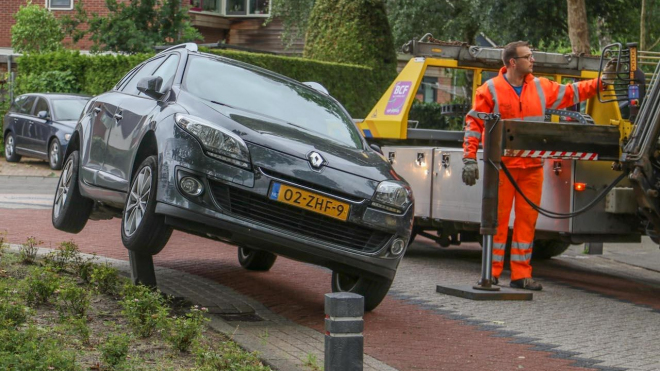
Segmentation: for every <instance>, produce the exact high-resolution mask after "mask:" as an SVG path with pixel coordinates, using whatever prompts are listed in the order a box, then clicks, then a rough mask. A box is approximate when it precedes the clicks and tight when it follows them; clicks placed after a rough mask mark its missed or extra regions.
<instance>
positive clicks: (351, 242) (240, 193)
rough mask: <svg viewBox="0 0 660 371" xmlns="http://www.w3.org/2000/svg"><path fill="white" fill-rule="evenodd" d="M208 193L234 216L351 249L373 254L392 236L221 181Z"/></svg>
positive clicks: (214, 183) (213, 185)
mask: <svg viewBox="0 0 660 371" xmlns="http://www.w3.org/2000/svg"><path fill="white" fill-rule="evenodd" d="M211 193H212V194H213V197H214V198H215V200H216V202H218V204H219V205H220V207H222V209H223V210H225V211H228V212H230V213H231V214H233V215H237V216H240V217H243V218H246V219H250V220H253V221H257V222H259V223H263V224H267V225H270V226H273V227H275V228H280V229H284V230H287V231H290V232H294V233H297V234H300V235H303V236H306V237H311V238H314V239H317V240H321V241H325V242H329V243H334V244H338V245H342V246H344V247H348V248H350V249H353V250H358V251H362V252H375V251H378V250H379V249H380V248H381V247H382V246H383V245H384V244H385V243H387V241H389V239H390V238H391V237H392V235H391V234H389V233H385V232H381V231H377V230H373V229H370V228H366V227H362V226H358V225H355V224H351V223H346V222H342V221H339V220H336V219H333V218H330V217H327V216H324V215H320V214H316V213H313V212H310V211H307V210H303V209H300V208H297V207H294V206H290V205H286V204H283V203H280V202H277V201H273V200H270V199H268V198H267V197H265V196H260V195H256V194H254V193H252V192H247V191H244V190H241V189H238V188H235V187H230V186H228V185H226V184H224V183H220V182H214V181H212V182H211Z"/></svg>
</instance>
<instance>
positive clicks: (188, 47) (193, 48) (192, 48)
mask: <svg viewBox="0 0 660 371" xmlns="http://www.w3.org/2000/svg"><path fill="white" fill-rule="evenodd" d="M163 48H166V49H165V50H162V51H160V52H159V53H162V52H168V51H170V50H174V49H181V48H185V49H186V50H190V51H191V52H196V51H198V50H199V48H198V47H197V44H195V43H184V44H179V45H174V46H171V47H169V48H167V47H165V46H155V47H154V49H156V50H159V49H163Z"/></svg>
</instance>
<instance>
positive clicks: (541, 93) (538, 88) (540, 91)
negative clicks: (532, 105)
mask: <svg viewBox="0 0 660 371" xmlns="http://www.w3.org/2000/svg"><path fill="white" fill-rule="evenodd" d="M534 85H536V94H538V95H539V101H540V102H541V116H545V109H546V106H545V92H544V91H543V88H542V87H541V80H539V78H538V77H535V78H534Z"/></svg>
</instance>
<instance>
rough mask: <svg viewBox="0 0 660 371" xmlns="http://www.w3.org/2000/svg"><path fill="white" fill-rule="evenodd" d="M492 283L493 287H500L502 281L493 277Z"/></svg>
mask: <svg viewBox="0 0 660 371" xmlns="http://www.w3.org/2000/svg"><path fill="white" fill-rule="evenodd" d="M492 282H493V285H498V284H499V283H500V280H499V278H497V277H493V281H492Z"/></svg>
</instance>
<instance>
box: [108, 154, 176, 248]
mask: <svg viewBox="0 0 660 371" xmlns="http://www.w3.org/2000/svg"><path fill="white" fill-rule="evenodd" d="M157 174H158V162H157V159H156V156H149V157H147V158H146V159H145V160H144V161H142V164H140V166H139V167H138V170H137V172H136V173H135V176H134V177H133V181H132V182H131V188H130V191H129V192H128V195H127V196H126V204H125V205H124V211H123V213H122V218H121V241H122V242H123V243H124V246H125V247H126V248H127V249H129V250H130V251H134V252H136V253H138V254H142V255H145V254H150V255H156V254H158V253H159V252H160V250H162V249H163V247H165V244H167V241H168V240H169V239H170V236H171V235H172V227H170V226H168V225H167V224H165V217H164V216H163V215H158V214H156V189H158V176H157Z"/></svg>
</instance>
